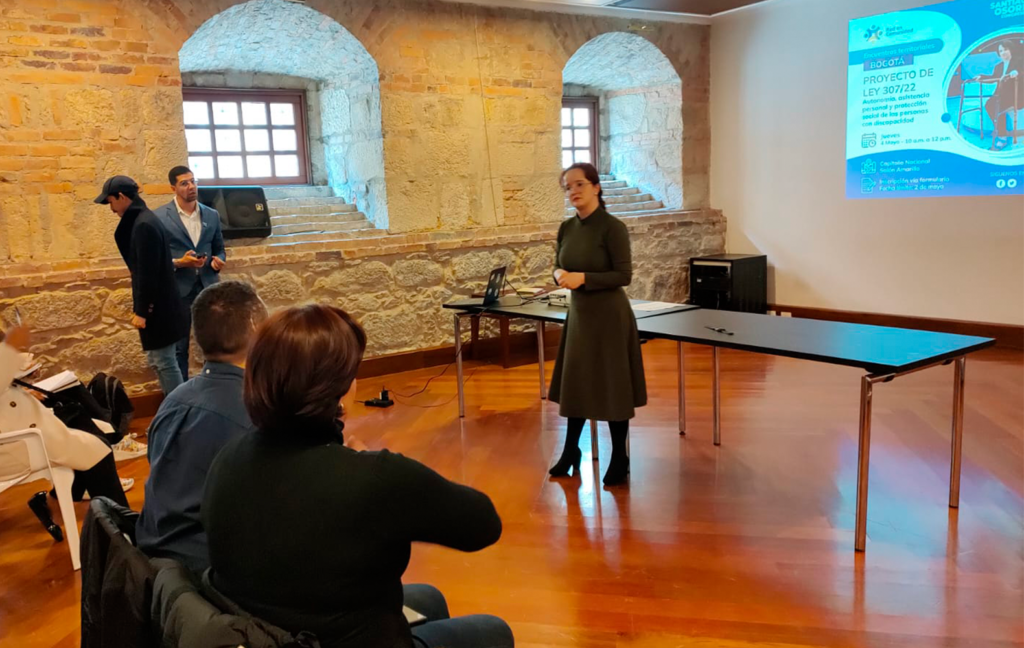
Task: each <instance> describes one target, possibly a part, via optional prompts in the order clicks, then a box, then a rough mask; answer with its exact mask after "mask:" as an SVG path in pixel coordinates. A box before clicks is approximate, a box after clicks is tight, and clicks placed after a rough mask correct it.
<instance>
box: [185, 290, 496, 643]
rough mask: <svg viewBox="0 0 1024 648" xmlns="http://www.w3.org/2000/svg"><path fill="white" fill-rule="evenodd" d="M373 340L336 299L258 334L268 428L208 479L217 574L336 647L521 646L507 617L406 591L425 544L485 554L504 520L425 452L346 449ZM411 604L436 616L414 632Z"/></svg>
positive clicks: (258, 405)
mask: <svg viewBox="0 0 1024 648" xmlns="http://www.w3.org/2000/svg"><path fill="white" fill-rule="evenodd" d="M365 349H366V335H365V333H364V332H363V329H362V328H360V326H359V325H358V324H357V323H356V322H355V321H353V320H352V318H351V317H350V316H349V315H348V314H347V313H346V312H345V311H343V310H341V309H338V308H333V307H330V306H320V305H309V306H299V307H295V308H290V309H287V310H283V311H280V312H278V313H275V314H274V315H272V316H271V317H270V318H269V319H267V321H265V322H264V323H263V324H262V325H261V326H260V328H259V329H258V330H257V332H256V335H255V339H254V341H253V344H252V347H251V348H250V350H249V355H248V358H247V360H246V369H245V392H244V399H245V406H246V409H247V410H248V412H249V416H250V418H251V419H252V422H253V424H255V426H256V428H257V431H256V432H254V433H252V434H248V435H244V436H242V437H239V438H238V439H236V440H234V441H232V442H231V443H230V444H228V445H227V446H225V447H224V449H223V450H222V451H221V452H220V454H219V455H218V456H217V459H216V460H215V461H214V463H213V466H212V467H211V468H210V474H209V477H208V478H207V481H206V493H205V496H204V499H203V506H202V516H203V526H204V527H205V529H206V533H207V536H208V539H209V547H210V564H211V572H210V580H211V582H212V584H213V585H214V587H216V588H217V589H218V590H220V592H221V593H223V594H224V595H226V596H227V597H228V598H231V599H233V600H234V601H235V602H236V603H238V604H239V605H240V606H241V607H243V608H244V609H246V610H248V611H249V612H250V613H252V614H254V615H256V616H258V617H260V618H263V619H265V620H267V621H269V622H271V623H273V624H275V625H277V626H279V627H281V628H284V629H285V630H288V631H290V632H292V633H299V632H303V631H306V632H312V633H313V634H315V635H317V637H318V638H319V640H320V645H321V646H323V648H350V647H351V648H355V647H356V646H358V647H359V648H385V647H386V648H396V647H408V648H412V647H413V646H417V647H421V648H435V647H439V646H447V647H449V648H460V647H461V646H486V647H489V648H505V647H511V646H512V645H513V640H512V632H511V630H509V628H508V626H507V625H506V624H505V623H504V622H503V621H502V620H500V619H498V618H496V617H491V616H485V615H475V616H468V617H460V618H455V619H450V618H448V610H447V605H446V604H445V601H444V597H443V596H441V594H440V592H438V591H437V590H435V589H433V588H430V587H428V586H422V585H421V586H416V585H410V586H407V587H406V588H405V589H404V590H403V587H402V581H401V577H402V574H403V573H404V572H405V569H406V567H407V566H408V564H409V554H410V546H411V543H412V542H416V541H419V542H431V543H434V544H440V545H444V546H446V547H451V548H454V549H459V550H461V551H478V550H480V549H483V548H484V547H487V546H490V545H492V544H494V543H495V542H497V540H498V538H499V537H500V536H501V519H500V518H499V517H498V513H497V512H496V511H495V509H494V505H493V504H492V503H491V500H490V499H489V498H488V497H487V496H486V495H484V494H483V493H481V492H479V491H476V490H474V489H472V488H469V487H467V486H461V485H459V484H455V483H453V482H450V481H448V480H447V479H445V478H444V477H442V476H440V475H438V474H437V473H436V472H434V471H433V470H431V469H430V468H427V467H426V466H424V465H423V464H421V463H419V462H417V461H413V460H412V459H407V458H406V457H403V456H402V455H398V454H393V453H390V452H388V451H387V450H381V451H380V452H357V451H355V450H353V449H351V448H348V447H346V446H345V445H344V438H343V435H342V430H343V428H344V424H343V422H342V419H343V417H344V415H345V412H346V411H347V410H348V409H350V408H351V406H352V402H353V399H354V397H355V382H356V372H357V371H358V369H359V364H360V362H361V361H362V358H363V352H364V350H365ZM403 604H404V605H405V606H408V607H409V608H412V609H413V610H417V611H418V612H421V613H422V614H424V615H425V616H426V617H427V618H426V620H425V622H423V623H421V624H419V625H415V626H414V627H411V628H410V624H409V621H408V620H407V618H406V616H405V614H404V613H403Z"/></svg>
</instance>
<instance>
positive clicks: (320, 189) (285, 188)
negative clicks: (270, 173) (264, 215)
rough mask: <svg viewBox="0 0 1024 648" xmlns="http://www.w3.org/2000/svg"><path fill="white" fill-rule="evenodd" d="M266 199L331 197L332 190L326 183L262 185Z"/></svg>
mask: <svg viewBox="0 0 1024 648" xmlns="http://www.w3.org/2000/svg"><path fill="white" fill-rule="evenodd" d="M263 193H264V194H266V196H267V200H279V199H282V198H333V197H334V191H333V190H332V189H331V188H330V187H328V186H327V185H280V186H273V187H263Z"/></svg>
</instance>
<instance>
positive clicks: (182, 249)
mask: <svg viewBox="0 0 1024 648" xmlns="http://www.w3.org/2000/svg"><path fill="white" fill-rule="evenodd" d="M153 211H154V212H156V215H157V217H158V218H159V219H160V224H161V225H163V226H164V229H165V230H167V243H168V247H170V249H171V256H172V257H173V258H175V259H180V258H181V257H183V256H185V253H186V252H188V251H189V250H192V251H194V252H195V253H196V256H202V255H203V254H206V256H207V259H206V264H205V265H204V266H203V267H202V268H175V269H174V280H175V281H176V282H177V284H178V293H179V294H180V295H181V296H182V297H186V296H188V294H189V292H190V291H191V290H192V286H194V285H195V283H196V278H197V277H198V279H199V280H200V281H201V282H202V287H203V288H206V287H207V286H209V285H212V284H215V283H217V282H218V281H220V274H219V273H217V272H216V271H214V269H213V268H212V267H211V266H210V261H212V260H213V257H220V260H221V261H226V260H227V258H226V256H225V254H224V236H223V234H222V233H221V229H220V214H218V213H217V210H216V209H212V208H210V207H207V206H206V205H204V204H202V203H200V204H199V220H200V221H201V222H202V224H203V229H202V232H201V233H200V234H199V244H198V245H193V244H192V237H191V236H189V235H188V230H186V229H185V225H184V224H183V223H182V222H181V217H180V216H178V207H177V205H175V204H174V200H173V199H172V200H171V202H169V203H167V204H166V205H164V206H162V207H160V208H158V209H155V210H153Z"/></svg>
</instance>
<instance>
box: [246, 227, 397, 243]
mask: <svg viewBox="0 0 1024 648" xmlns="http://www.w3.org/2000/svg"><path fill="white" fill-rule="evenodd" d="M376 236H387V231H385V230H379V229H375V228H372V227H369V228H363V229H353V230H341V231H336V232H303V233H300V234H281V235H278V234H274V235H273V236H271V237H270V238H268V239H267V240H266V243H267V245H273V246H281V245H296V244H299V243H324V242H327V241H347V240H349V239H354V238H373V237H376Z"/></svg>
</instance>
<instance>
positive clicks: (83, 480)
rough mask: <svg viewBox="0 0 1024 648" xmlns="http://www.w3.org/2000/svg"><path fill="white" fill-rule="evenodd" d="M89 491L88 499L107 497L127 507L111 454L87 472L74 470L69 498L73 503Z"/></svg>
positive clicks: (126, 499) (112, 454)
mask: <svg viewBox="0 0 1024 648" xmlns="http://www.w3.org/2000/svg"><path fill="white" fill-rule="evenodd" d="M86 491H89V497H109V498H110V499H112V500H114V501H115V502H117V503H118V504H120V505H121V506H125V507H127V506H128V498H127V497H126V496H125V494H124V489H123V488H121V478H120V477H118V476H117V464H116V463H115V462H114V453H113V452H111V453H110V454H108V455H107V456H106V457H103V459H101V460H100V462H99V463H97V464H96V465H95V466H93V467H92V468H90V469H89V470H76V471H75V481H74V482H73V483H72V484H71V498H72V499H74V500H75V501H78V500H80V499H82V495H84V494H85V492H86Z"/></svg>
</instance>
